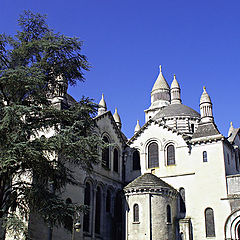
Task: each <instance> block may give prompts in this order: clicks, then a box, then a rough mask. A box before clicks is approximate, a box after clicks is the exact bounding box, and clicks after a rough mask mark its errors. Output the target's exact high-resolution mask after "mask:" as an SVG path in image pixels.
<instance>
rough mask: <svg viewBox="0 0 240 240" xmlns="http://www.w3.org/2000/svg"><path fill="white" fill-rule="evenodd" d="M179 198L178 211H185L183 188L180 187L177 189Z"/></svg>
mask: <svg viewBox="0 0 240 240" xmlns="http://www.w3.org/2000/svg"><path fill="white" fill-rule="evenodd" d="M179 195H180V196H179V198H180V204H179V205H180V213H185V212H186V205H185V189H184V188H180V189H179Z"/></svg>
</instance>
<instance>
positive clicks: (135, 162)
mask: <svg viewBox="0 0 240 240" xmlns="http://www.w3.org/2000/svg"><path fill="white" fill-rule="evenodd" d="M140 169H141V167H140V154H139V151H138V150H135V151H134V152H133V170H140Z"/></svg>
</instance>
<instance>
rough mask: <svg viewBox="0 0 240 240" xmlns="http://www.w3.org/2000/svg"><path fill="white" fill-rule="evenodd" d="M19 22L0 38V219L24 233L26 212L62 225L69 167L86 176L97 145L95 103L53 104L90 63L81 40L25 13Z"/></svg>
mask: <svg viewBox="0 0 240 240" xmlns="http://www.w3.org/2000/svg"><path fill="white" fill-rule="evenodd" d="M18 24H19V26H20V29H21V30H20V31H18V32H17V34H16V35H14V36H7V35H6V34H1V35H0V218H1V220H3V219H4V217H8V218H7V219H8V220H9V222H8V223H7V226H8V227H9V228H10V229H11V228H12V229H14V228H15V229H16V228H18V226H19V228H20V229H23V228H24V227H23V226H22V225H21V224H20V223H19V219H20V220H23V219H24V217H27V216H28V214H29V211H31V213H36V214H38V215H39V216H41V217H42V218H43V219H44V220H45V221H46V222H47V223H48V224H49V225H51V226H53V225H63V226H67V223H66V221H67V219H69V217H71V216H73V214H74V213H73V212H74V208H76V207H75V206H73V205H71V204H70V205H69V204H66V203H65V201H64V200H63V199H61V189H63V187H65V186H66V185H67V184H74V185H76V184H78V182H77V180H76V179H75V178H74V172H73V168H75V167H76V166H77V167H80V168H82V169H84V170H86V171H91V169H92V164H94V163H96V162H97V160H98V152H97V146H99V144H101V142H99V140H100V139H99V138H97V137H96V136H95V135H93V132H94V128H95V127H96V126H95V124H94V120H93V118H94V116H95V114H96V110H97V105H95V104H94V103H93V102H91V100H89V99H88V98H82V99H81V101H79V102H75V103H72V104H71V105H68V106H65V107H64V108H65V109H64V110H63V109H62V107H61V104H60V103H59V102H57V100H59V99H60V100H63V99H64V97H65V95H66V90H67V87H68V85H75V84H76V83H77V81H84V76H83V71H85V70H89V68H90V66H89V63H88V61H87V59H86V57H85V56H84V55H82V54H81V47H82V42H81V41H79V40H78V39H77V38H72V37H67V36H65V35H62V34H60V33H54V32H53V30H51V29H50V28H49V27H48V25H47V24H46V17H45V16H42V15H40V14H34V13H32V12H30V11H25V12H24V14H22V15H21V16H20V18H19V21H18ZM16 209H17V213H18V214H17V218H16V217H15V218H14V216H16V214H15V211H16ZM12 219H14V220H12ZM14 222H15V223H16V222H18V224H15V225H14ZM13 225H14V226H13ZM17 230H18V229H16V232H18V231H17Z"/></svg>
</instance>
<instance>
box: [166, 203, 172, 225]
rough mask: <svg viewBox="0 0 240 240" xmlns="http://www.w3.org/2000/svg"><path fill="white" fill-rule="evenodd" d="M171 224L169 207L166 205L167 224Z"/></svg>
mask: <svg viewBox="0 0 240 240" xmlns="http://www.w3.org/2000/svg"><path fill="white" fill-rule="evenodd" d="M171 222H172V216H171V207H170V206H169V205H167V223H171Z"/></svg>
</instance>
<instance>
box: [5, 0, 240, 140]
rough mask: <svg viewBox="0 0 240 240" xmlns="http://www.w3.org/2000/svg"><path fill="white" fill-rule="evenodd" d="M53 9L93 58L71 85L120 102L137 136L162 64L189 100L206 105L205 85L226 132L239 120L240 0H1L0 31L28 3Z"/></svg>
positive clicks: (52, 16) (56, 22) (9, 27)
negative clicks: (80, 79)
mask: <svg viewBox="0 0 240 240" xmlns="http://www.w3.org/2000/svg"><path fill="white" fill-rule="evenodd" d="M27 9H30V10H32V11H34V12H39V13H42V14H47V16H48V20H47V22H48V24H49V25H50V27H51V28H53V29H54V30H55V31H57V32H61V33H64V34H65V35H67V36H76V37H79V38H80V39H81V40H83V41H84V46H83V53H84V54H85V55H86V56H87V57H88V60H89V62H90V63H91V65H92V68H91V71H90V72H87V73H86V74H85V77H86V81H85V83H79V84H78V85H77V87H75V88H70V89H69V93H70V94H72V95H73V96H74V97H75V98H76V99H80V98H81V96H82V95H85V96H89V97H91V98H94V99H95V100H96V102H99V100H100V98H101V93H104V95H105V100H106V102H107V106H108V109H109V110H111V111H112V112H114V109H115V107H117V108H118V112H119V114H120V117H121V119H122V124H123V127H122V130H123V132H124V133H125V134H126V135H127V137H131V136H132V134H133V131H134V128H135V125H136V121H137V119H139V120H140V124H141V125H143V124H144V110H145V109H147V108H148V107H149V106H150V93H151V89H152V86H153V84H154V82H155V80H156V78H157V75H158V71H159V65H160V64H161V65H162V67H163V74H164V76H165V78H166V79H167V81H168V83H169V84H171V81H172V79H173V74H176V76H177V80H178V81H179V84H180V86H181V89H182V100H183V103H184V104H185V105H188V106H190V107H192V108H194V109H195V110H197V111H199V99H200V96H201V93H202V87H203V86H206V88H207V92H208V93H209V95H210V97H211V99H212V102H213V113H214V117H215V122H216V124H217V125H218V127H219V130H220V131H221V132H222V133H223V135H225V136H226V135H227V132H228V128H229V125H230V121H233V124H234V127H240V121H239V119H240V113H239V105H240V104H239V103H240V101H239V99H240V98H239V94H240V79H239V69H240V1H239V0H238V1H235V0H233V1H232V0H229V1H226V0H224V1H223V0H211V1H209V0H202V1H192V0H149V1H146V0H145V1H144V0H68V1H66V0H58V1H57V0H50V1H49V0H48V1H47V0H41V1H33V0H21V1H19V0H0V32H6V33H9V34H13V33H15V32H16V30H17V19H18V16H19V14H20V13H22V12H23V10H27Z"/></svg>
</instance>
